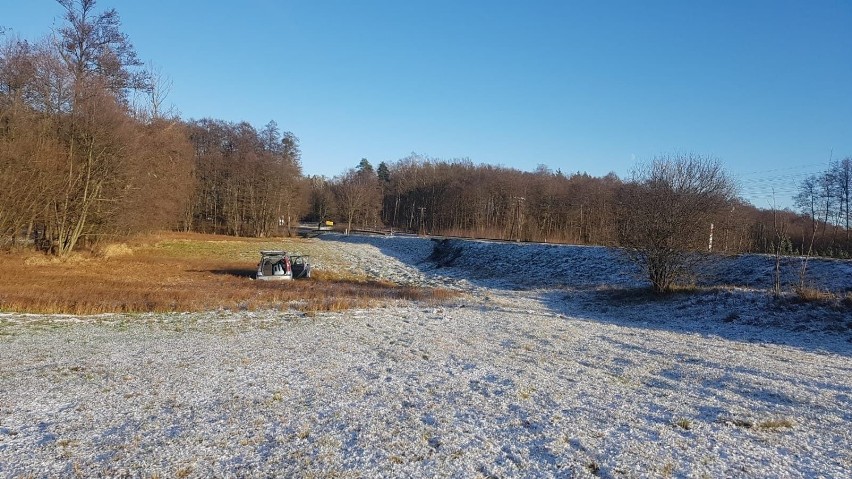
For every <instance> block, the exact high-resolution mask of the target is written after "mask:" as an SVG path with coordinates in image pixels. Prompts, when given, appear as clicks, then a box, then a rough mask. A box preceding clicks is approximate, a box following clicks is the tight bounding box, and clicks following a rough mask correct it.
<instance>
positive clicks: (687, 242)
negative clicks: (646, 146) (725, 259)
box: [618, 154, 734, 292]
mask: <svg viewBox="0 0 852 479" xmlns="http://www.w3.org/2000/svg"><path fill="white" fill-rule="evenodd" d="M733 193H734V188H733V185H732V183H731V180H730V179H729V178H728V176H727V175H726V173H725V171H724V170H723V169H722V167H721V165H720V164H719V162H718V161H716V160H714V159H711V158H708V157H704V156H699V155H694V154H685V155H676V156H661V157H657V158H655V159H654V160H653V161H651V162H650V163H647V164H643V165H640V166H639V167H637V169H636V170H635V171H634V173H633V179H632V181H631V182H630V183H629V184H628V185H625V188H624V189H623V190H622V194H621V198H620V208H619V217H618V220H619V221H618V223H619V239H620V241H621V244H622V245H624V246H626V247H627V248H628V251H629V253H630V256H631V257H632V258H633V259H634V260H635V261H636V262H638V263H639V264H640V265H641V266H642V267H643V268H644V269H645V271H646V273H647V274H648V279H650V281H651V284H652V287H653V289H654V291H656V292H669V291H671V289H672V287H673V285H674V284H675V283H676V282H678V281H683V280H685V279H688V278H689V277H690V276H691V275H692V274H693V273H694V269H693V268H694V266H695V264H696V260H697V258H698V253H697V252H698V251H701V250H703V249H706V245H705V243H704V241H705V240H706V234H707V231H708V229H709V226H710V223H711V221H712V218H713V217H714V215H716V214H717V213H718V212H719V211H720V210H721V209H722V208H723V207H725V206H726V205H728V204H729V203H730V201H731V200H732V198H733Z"/></svg>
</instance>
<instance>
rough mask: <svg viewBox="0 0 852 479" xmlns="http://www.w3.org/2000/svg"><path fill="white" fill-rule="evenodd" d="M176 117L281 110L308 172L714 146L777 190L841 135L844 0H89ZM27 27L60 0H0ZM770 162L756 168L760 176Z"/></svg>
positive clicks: (850, 149) (753, 188)
mask: <svg viewBox="0 0 852 479" xmlns="http://www.w3.org/2000/svg"><path fill="white" fill-rule="evenodd" d="M98 8H99V9H106V8H115V9H117V10H118V12H119V14H120V15H121V18H122V23H123V25H124V31H125V32H126V33H127V34H128V35H129V36H130V38H131V40H132V42H133V44H134V45H135V47H136V50H137V52H138V54H139V56H140V58H141V59H143V60H145V61H151V62H153V63H155V64H156V65H157V66H158V67H159V68H160V69H161V70H162V71H163V73H165V74H166V75H168V76H169V77H170V78H171V79H172V81H173V82H174V86H173V88H172V92H171V95H170V97H169V101H170V102H171V103H173V104H174V105H175V106H176V108H177V109H178V110H179V111H180V112H181V115H182V117H184V118H187V119H189V118H202V117H213V118H219V119H223V120H229V121H241V120H246V121H249V122H250V123H252V124H254V125H255V126H257V127H261V126H263V125H264V124H265V123H267V122H268V121H269V120H272V119H274V120H276V121H277V122H278V124H279V126H280V127H281V128H282V129H285V130H291V131H293V132H294V133H295V134H296V135H297V136H298V137H299V138H300V140H301V146H302V151H303V167H304V170H305V172H306V173H307V174H323V175H326V176H334V175H336V174H339V173H341V172H342V171H343V170H344V169H346V168H349V167H354V166H355V165H356V164H357V163H358V161H359V160H360V158H362V157H366V158H368V159H369V160H370V161H371V162H372V163H373V164H374V165H375V164H378V163H379V162H381V161H394V160H397V159H399V158H402V157H404V156H406V155H408V154H409V153H411V152H417V153H420V154H423V155H428V156H432V157H438V158H443V159H452V158H460V157H467V158H470V159H471V160H473V161H474V162H476V163H491V164H499V165H504V166H508V167H513V168H518V169H522V170H532V169H534V168H535V167H536V166H537V165H538V164H546V165H548V166H549V167H551V168H552V169H554V170H555V169H557V168H559V169H561V170H563V171H565V172H575V171H585V172H588V173H589V174H592V175H596V176H599V175H604V174H606V173H608V172H610V171H614V172H615V173H616V174H618V175H619V176H622V177H625V176H627V175H628V174H629V171H630V169H631V167H632V166H633V165H634V164H635V163H636V161H637V160H643V159H648V158H651V157H653V156H654V155H656V154H659V153H668V152H677V151H692V152H696V153H702V154H708V155H713V156H715V157H718V158H719V159H720V160H722V161H723V163H724V164H725V166H726V167H727V168H728V170H729V171H730V172H731V173H732V174H733V175H734V176H735V177H736V178H737V179H738V180H739V182H740V187H741V192H742V194H743V195H744V196H745V197H746V198H747V199H749V200H751V201H752V202H753V203H755V204H756V205H757V206H761V207H768V206H769V204H770V199H769V198H770V197H771V189H772V188H773V187H774V188H775V190H776V195H777V197H778V203H779V204H782V205H788V204H789V196H790V194H791V193H792V192H793V190H794V187H795V185H796V183H797V182H798V181H799V180H801V179H802V178H803V177H804V176H805V175H807V174H809V173H814V172H819V171H821V170H823V169H824V168H825V167H826V165H827V163H828V160H829V155H830V154H831V152H832V150H833V155H834V158H838V157H844V156H849V155H852V28H850V25H852V2H848V1H830V0H826V1H781V0H775V1H734V0H729V1H675V0H670V1H591V0H590V1H576V2H575V1H568V0H563V1H520V0H518V1H499V0H491V1H462V0H449V1H445V0H430V1H420V0H388V1H371V0H362V1H323V0H302V1H297V2H295V1H283V0H282V1H274V0H264V1H261V0H243V1H227V2H225V1H214V0H208V1H201V0H180V1H178V0H146V1H137V0H133V1H130V0H99V1H98ZM0 12H2V13H0V25H4V26H6V27H10V28H12V29H13V31H14V32H16V33H18V34H19V35H21V36H22V37H24V38H27V39H35V38H38V37H39V36H41V35H43V34H46V33H48V32H49V31H50V29H51V27H52V26H53V25H56V24H58V23H59V22H60V21H61V13H62V12H61V7H60V6H59V5H58V4H56V3H55V2H54V1H53V0H0ZM766 176H768V177H770V179H769V180H761V178H763V177H766Z"/></svg>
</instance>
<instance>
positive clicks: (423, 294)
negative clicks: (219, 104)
mask: <svg viewBox="0 0 852 479" xmlns="http://www.w3.org/2000/svg"><path fill="white" fill-rule="evenodd" d="M264 249H283V250H286V251H291V252H301V253H303V254H310V255H312V257H313V259H314V260H315V261H314V262H317V263H320V264H322V265H323V266H325V267H324V268H321V269H315V270H314V271H313V277H312V278H311V279H309V280H298V281H282V282H277V281H276V282H273V281H269V282H266V281H255V280H253V279H252V276H253V273H254V271H255V268H256V267H257V261H258V258H259V251H260V250H264ZM335 254H336V252H335V251H334V248H333V247H331V246H329V245H328V244H323V243H322V242H319V241H317V240H309V239H301V238H284V239H282V238H275V239H249V238H232V237H226V236H212V235H198V234H177V233H164V234H160V235H155V236H147V237H143V238H138V239H136V240H134V241H133V242H131V243H129V244H121V245H113V246H108V247H106V248H104V249H103V251H102V252H101V254H80V255H75V256H73V257H71V258H69V259H66V260H62V261H60V260H58V259H56V258H52V257H49V256H44V255H40V254H34V253H31V252H30V253H8V254H0V310H2V311H15V312H31V313H68V314H98V313H111V312H121V313H134V312H166V311H208V310H217V309H230V310H246V309H247V310H257V309H291V308H292V309H297V310H301V311H305V312H316V311H335V310H343V309H350V308H359V307H370V306H375V305H377V304H380V303H381V302H385V301H388V300H393V299H415V300H427V301H429V300H432V301H440V300H443V299H446V298H448V297H450V296H451V295H452V293H450V292H449V291H447V290H442V289H429V288H415V287H408V286H399V285H395V284H391V283H387V282H378V281H370V280H368V279H367V278H364V277H359V276H356V275H353V274H351V273H346V272H343V271H342V270H335V269H333V268H332V267H333V265H334V264H340V262H341V261H345V258H343V257H339V256H335Z"/></svg>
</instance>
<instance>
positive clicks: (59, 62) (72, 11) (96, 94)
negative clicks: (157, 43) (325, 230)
mask: <svg viewBox="0 0 852 479" xmlns="http://www.w3.org/2000/svg"><path fill="white" fill-rule="evenodd" d="M58 3H60V4H61V5H62V6H63V7H64V9H65V17H64V24H63V25H62V26H61V27H60V28H58V29H57V30H56V32H55V36H53V37H51V38H46V39H44V40H42V41H39V42H36V43H31V42H29V41H27V40H23V39H20V38H15V37H11V36H7V37H5V38H3V43H2V46H0V182H2V188H1V189H0V235H2V241H0V244H2V245H6V246H8V245H15V244H16V243H21V242H24V243H25V244H33V245H35V247H37V248H39V249H42V250H45V251H48V252H51V253H53V254H56V255H59V256H64V255H67V254H68V253H70V252H71V251H73V250H74V249H75V248H77V247H78V246H80V245H81V244H87V245H91V244H93V243H95V242H97V241H99V240H100V239H103V238H114V237H116V236H119V235H126V234H131V233H134V232H140V231H150V230H157V229H169V228H180V229H183V230H195V231H204V232H214V233H224V234H233V235H250V236H263V235H270V234H275V233H277V232H278V231H279V226H290V224H291V223H295V222H296V221H297V220H298V218H299V216H300V215H301V214H302V213H303V211H304V208H305V199H304V198H305V191H306V189H305V188H304V185H303V180H302V177H301V166H300V164H299V161H300V158H299V156H300V153H299V146H298V139H297V138H296V137H295V136H294V135H293V134H292V133H289V132H285V133H283V134H282V133H281V132H280V131H279V129H278V127H277V125H276V124H275V123H274V122H270V123H269V124H268V125H267V126H266V127H265V128H263V129H262V130H260V131H258V130H256V129H255V128H253V127H252V126H251V125H248V124H246V123H239V124H233V123H228V122H225V121H220V120H212V119H205V120H200V121H189V122H183V121H181V120H180V119H179V118H175V117H167V116H166V115H164V108H163V106H164V105H163V102H164V98H165V94H166V93H167V91H166V90H167V89H166V88H165V86H166V85H164V84H163V83H162V82H161V81H162V76H161V75H159V74H157V73H155V72H151V71H148V70H145V69H144V68H143V66H142V63H141V62H140V61H139V59H138V58H137V56H136V53H135V50H134V48H133V45H132V44H131V43H130V41H129V39H128V38H127V37H126V36H125V35H124V34H123V33H122V32H121V31H120V26H121V24H120V20H119V16H118V14H117V12H116V11H115V10H112V9H111V10H107V11H105V12H100V13H99V12H97V11H96V10H95V3H96V2H95V1H94V0H58ZM2 33H3V32H0V34H2ZM140 99H141V101H140Z"/></svg>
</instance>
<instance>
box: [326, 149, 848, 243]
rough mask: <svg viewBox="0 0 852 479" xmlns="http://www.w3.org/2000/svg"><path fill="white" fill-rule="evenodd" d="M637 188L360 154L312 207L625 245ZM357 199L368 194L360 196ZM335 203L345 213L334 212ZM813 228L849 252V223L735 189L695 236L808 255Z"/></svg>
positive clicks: (486, 232) (411, 223)
mask: <svg viewBox="0 0 852 479" xmlns="http://www.w3.org/2000/svg"><path fill="white" fill-rule="evenodd" d="M356 179H358V180H359V181H358V182H356V181H355V180H356ZM635 186H636V181H635V179H633V178H631V179H620V178H618V177H617V176H616V175H615V174H614V173H610V174H609V175H606V176H604V177H592V176H589V175H587V174H584V173H574V174H565V173H563V172H561V171H559V170H557V171H555V172H554V171H552V170H550V169H548V168H547V167H544V166H540V167H539V168H538V169H537V170H536V171H534V172H524V171H518V170H514V169H510V168H504V167H497V166H491V165H474V164H473V163H472V162H470V161H469V160H451V161H446V160H440V159H433V158H426V157H422V156H418V155H411V156H409V157H406V158H403V159H401V160H399V161H397V162H392V163H389V164H386V163H381V164H379V166H378V167H377V168H376V169H375V171H374V170H373V168H372V166H371V165H370V164H369V162H367V161H366V160H361V164H360V165H359V166H358V167H357V168H355V169H352V170H349V171H348V172H347V173H346V174H344V175H341V176H340V177H337V178H335V179H334V180H331V181H323V180H322V179H317V178H315V179H314V180H313V183H312V186H311V188H310V190H311V198H312V204H313V205H317V204H318V205H322V208H323V210H321V211H318V210H317V208H316V206H312V207H311V210H312V211H313V212H314V214H313V215H312V216H311V219H314V220H315V219H318V218H320V217H327V216H336V217H337V218H338V219H340V220H342V221H344V222H345V223H348V221H349V219H350V217H351V219H352V221H353V223H354V226H355V227H359V228H375V227H377V226H382V227H385V228H393V229H395V230H399V231H408V232H421V233H432V234H442V235H458V236H471V237H478V238H494V239H506V240H520V241H543V242H560V243H572V244H597V245H616V246H624V245H625V244H624V241H623V234H621V236H620V228H623V227H624V224H625V223H626V222H627V221H626V219H629V218H630V216H629V215H630V212H631V209H633V208H638V205H639V204H640V202H639V201H638V200H637V197H636V196H635V195H637V194H638V195H640V197H641V195H642V194H644V193H647V192H646V191H645V190H643V189H642V188H640V189H639V190H638V191H636V190H635ZM336 189H337V190H340V189H344V190H347V191H349V190H354V191H349V192H348V194H347V195H346V198H348V200H346V201H343V200H339V201H337V202H334V201H330V199H329V193H328V192H329V191H335V190H336ZM355 191H361V192H362V193H361V194H360V195H358V194H356V193H355ZM628 193H629V194H628ZM630 195H633V197H632V198H631V197H630ZM338 196H340V195H338ZM359 197H360V198H363V199H362V200H361V201H358V200H357V198H359ZM321 198H325V200H323V201H321V200H320V199H321ZM369 198H373V199H372V200H371V199H369ZM627 198H630V199H627ZM332 199H333V198H332ZM329 204H331V205H332V208H333V207H334V205H336V207H337V209H336V210H333V211H332V210H331V208H330V207H329ZM625 211H626V212H627V215H628V216H627V217H624V212H625ZM620 215H621V216H620ZM813 225H817V230H818V232H822V231H823V230H824V231H826V232H827V234H826V239H828V240H829V241H830V240H831V238H832V237H834V238H835V242H834V243H833V244H834V245H835V250H833V254H841V253H842V251H843V250H841V249H839V247H840V244H839V242H838V241H837V239H839V238H840V237H843V236H844V235H845V234H846V233H845V230H844V229H843V228H841V227H838V226H832V225H830V224H827V223H825V222H821V221H819V220H817V221H813V220H811V219H810V217H809V216H807V215H802V214H796V213H794V212H791V211H787V210H782V211H772V210H761V209H758V208H755V207H754V206H752V205H750V204H748V203H747V202H744V201H742V200H739V199H737V198H736V197H735V196H734V195H729V197H728V198H727V200H726V201H725V202H724V205H717V206H716V208H715V210H714V211H712V214H711V215H709V216H706V218H705V221H704V222H703V224H701V225H697V226H696V228H701V231H700V234H699V235H697V236H696V237H700V238H701V239H700V241H698V240H695V241H694V243H695V244H693V245H692V247H693V249H705V250H707V249H711V250H713V251H722V252H731V253H736V252H758V253H771V252H773V251H774V248H775V247H776V245H779V244H781V243H783V248H784V250H785V251H786V252H789V253H794V252H799V253H802V254H804V253H806V252H807V248H808V245H809V241H810V238H811V234H810V232H811V229H812V227H813ZM711 228H712V230H711ZM711 233H712V239H711ZM711 241H712V244H711ZM821 252H822V253H828V252H829V251H827V250H821Z"/></svg>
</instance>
